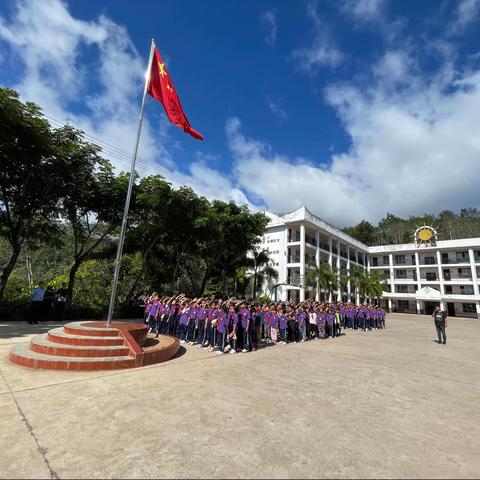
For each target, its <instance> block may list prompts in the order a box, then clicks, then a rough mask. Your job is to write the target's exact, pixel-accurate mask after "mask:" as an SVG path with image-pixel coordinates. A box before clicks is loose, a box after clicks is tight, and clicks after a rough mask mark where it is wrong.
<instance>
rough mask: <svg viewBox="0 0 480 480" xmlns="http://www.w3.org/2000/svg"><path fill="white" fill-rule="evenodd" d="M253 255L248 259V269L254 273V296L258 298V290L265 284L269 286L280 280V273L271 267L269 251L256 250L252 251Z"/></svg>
mask: <svg viewBox="0 0 480 480" xmlns="http://www.w3.org/2000/svg"><path fill="white" fill-rule="evenodd" d="M251 254H252V256H251V257H248V258H247V267H249V268H250V270H251V271H252V273H251V278H252V279H253V288H252V296H253V298H257V293H258V290H259V289H260V288H261V287H262V285H263V284H264V283H265V282H266V283H267V284H268V283H272V281H275V280H278V272H277V270H275V268H273V267H272V266H271V265H270V257H269V256H268V251H267V250H258V249H257V248H254V249H252V250H251Z"/></svg>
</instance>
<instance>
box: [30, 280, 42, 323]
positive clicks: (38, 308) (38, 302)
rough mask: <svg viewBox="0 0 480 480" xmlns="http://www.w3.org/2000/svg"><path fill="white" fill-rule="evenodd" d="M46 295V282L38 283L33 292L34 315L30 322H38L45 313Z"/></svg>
mask: <svg viewBox="0 0 480 480" xmlns="http://www.w3.org/2000/svg"><path fill="white" fill-rule="evenodd" d="M44 295H45V284H44V283H43V282H39V283H38V287H35V288H34V289H33V292H32V317H31V318H30V320H29V322H28V323H30V324H32V323H38V322H39V320H40V319H41V317H42V314H43V297H44Z"/></svg>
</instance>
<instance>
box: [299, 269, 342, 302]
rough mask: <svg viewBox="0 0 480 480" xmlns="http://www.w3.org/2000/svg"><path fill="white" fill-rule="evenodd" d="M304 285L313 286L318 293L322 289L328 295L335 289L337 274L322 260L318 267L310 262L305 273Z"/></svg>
mask: <svg viewBox="0 0 480 480" xmlns="http://www.w3.org/2000/svg"><path fill="white" fill-rule="evenodd" d="M305 285H307V286H309V287H313V288H315V290H316V291H317V292H318V293H319V294H320V293H321V291H322V290H323V291H324V292H327V293H328V295H330V294H333V292H334V291H335V290H336V289H337V276H336V275H335V273H334V272H333V270H332V267H330V265H329V263H328V262H322V263H321V264H320V266H318V267H317V265H316V264H312V265H310V266H309V270H308V272H307V274H306V275H305Z"/></svg>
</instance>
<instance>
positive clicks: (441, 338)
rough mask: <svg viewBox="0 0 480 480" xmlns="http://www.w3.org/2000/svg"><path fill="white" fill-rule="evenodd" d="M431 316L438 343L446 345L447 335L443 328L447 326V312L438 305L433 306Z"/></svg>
mask: <svg viewBox="0 0 480 480" xmlns="http://www.w3.org/2000/svg"><path fill="white" fill-rule="evenodd" d="M432 317H433V319H434V322H435V328H436V329H437V336H438V343H439V344H443V345H446V344H447V335H446V333H445V328H446V327H447V323H448V322H447V312H445V311H444V310H441V309H440V307H435V310H434V311H433V314H432Z"/></svg>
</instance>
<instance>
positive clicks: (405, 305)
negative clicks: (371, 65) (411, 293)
mask: <svg viewBox="0 0 480 480" xmlns="http://www.w3.org/2000/svg"><path fill="white" fill-rule="evenodd" d="M398 309H399V310H408V309H410V302H409V301H408V300H399V301H398Z"/></svg>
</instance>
